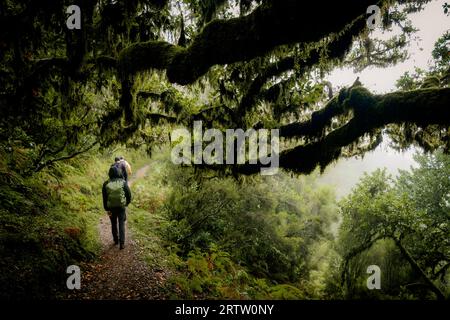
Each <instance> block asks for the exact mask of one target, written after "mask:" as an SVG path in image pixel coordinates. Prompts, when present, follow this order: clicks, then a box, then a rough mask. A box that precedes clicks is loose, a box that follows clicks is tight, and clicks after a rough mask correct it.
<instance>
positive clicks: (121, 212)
mask: <svg viewBox="0 0 450 320" xmlns="http://www.w3.org/2000/svg"><path fill="white" fill-rule="evenodd" d="M109 218H110V219H111V231H112V236H113V239H114V241H115V242H117V241H119V242H120V244H125V220H126V212H125V208H114V209H111V216H110V217H109ZM117 224H119V236H117Z"/></svg>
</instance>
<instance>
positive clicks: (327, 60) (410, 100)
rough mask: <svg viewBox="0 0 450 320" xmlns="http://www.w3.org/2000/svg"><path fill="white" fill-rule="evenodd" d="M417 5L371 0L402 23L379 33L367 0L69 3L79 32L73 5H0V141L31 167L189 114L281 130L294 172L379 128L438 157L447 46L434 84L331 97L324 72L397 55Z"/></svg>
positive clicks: (141, 135)
mask: <svg viewBox="0 0 450 320" xmlns="http://www.w3.org/2000/svg"><path fill="white" fill-rule="evenodd" d="M428 2H429V1H427V0H415V1H378V2H377V5H379V7H380V8H382V13H383V14H382V23H381V24H382V26H381V27H382V28H384V29H388V28H391V27H392V26H393V25H396V26H398V27H399V28H401V31H402V33H401V35H400V36H394V37H393V38H391V39H388V40H385V41H381V40H377V39H372V38H371V35H370V32H369V30H368V28H367V26H366V19H367V14H366V10H367V7H368V6H369V5H373V4H374V3H373V1H361V0H351V1H347V2H346V4H345V10H344V9H343V8H342V4H341V3H339V2H336V1H330V2H327V3H326V4H323V3H322V2H314V1H311V2H306V3H305V2H300V1H295V0H286V1H271V0H254V1H252V0H240V1H223V0H216V1H213V0H184V1H164V0H133V1H106V0H98V1H78V5H79V7H80V8H81V29H68V28H67V27H66V25H65V22H66V19H67V17H68V14H67V13H66V9H67V7H68V6H69V5H71V4H72V3H71V1H39V2H36V1H26V0H20V1H19V0H18V1H11V0H7V1H3V2H2V3H1V4H0V9H1V14H0V15H1V28H0V46H1V48H2V50H1V53H0V63H1V70H2V71H1V72H0V83H1V91H0V105H1V108H2V110H3V111H4V112H3V114H4V115H5V116H4V117H2V119H1V120H0V121H1V131H0V138H1V141H2V144H3V145H4V146H5V148H6V149H8V148H9V149H8V150H10V152H11V153H14V152H21V153H23V154H26V159H23V161H15V162H14V165H15V166H16V169H17V170H20V171H22V172H24V173H28V174H30V173H33V172H36V171H40V170H41V169H42V168H45V167H46V166H48V165H51V164H53V163H54V162H55V161H59V160H64V159H67V158H71V157H73V156H76V155H78V154H80V153H83V152H85V151H86V150H89V149H91V148H92V147H93V146H95V145H100V146H109V145H112V144H115V143H126V144H128V145H130V146H140V145H146V146H147V148H148V149H149V150H151V148H152V147H153V146H155V145H158V144H160V143H164V142H166V141H168V139H169V134H170V130H171V128H174V127H175V126H177V125H188V124H191V123H192V121H194V120H198V119H201V120H203V121H205V122H206V123H208V124H209V125H214V126H216V127H218V128H219V129H225V128H243V129H244V130H246V129H248V128H259V127H266V128H280V137H281V138H282V145H281V146H282V150H281V152H280V167H282V168H284V169H287V170H291V171H294V172H297V173H309V172H311V171H312V170H314V169H315V168H316V167H317V166H320V167H321V168H324V167H326V166H327V165H328V164H329V163H330V162H332V161H333V160H335V159H337V158H339V157H341V156H350V155H355V154H363V153H364V152H366V151H368V150H371V149H373V148H375V147H376V146H377V145H378V144H379V143H380V142H381V140H382V139H383V137H384V136H386V135H388V136H390V138H391V139H392V140H393V141H394V143H396V144H397V145H398V146H399V147H400V148H405V147H407V146H409V145H411V144H416V145H419V146H422V147H423V148H425V149H426V150H427V151H431V150H434V149H436V148H437V147H440V146H442V147H443V149H444V150H445V151H446V152H447V151H448V150H449V139H448V124H449V122H448V121H449V120H448V119H449V118H448V110H447V109H448V106H449V105H450V89H449V88H448V79H449V77H448V72H449V69H448V65H447V64H446V63H447V62H448V56H446V55H445V52H444V53H443V49H442V48H443V45H442V44H443V43H445V40H443V41H444V42H441V43H440V44H438V45H437V47H436V49H435V52H434V53H433V54H434V55H435V60H436V61H437V65H439V68H438V69H436V73H435V74H434V75H433V76H434V77H435V81H434V82H427V83H425V85H422V86H420V87H416V88H414V89H412V90H409V91H406V90H401V91H398V92H394V93H388V94H383V95H379V94H373V93H371V92H369V90H367V89H365V88H364V87H362V86H360V85H354V86H352V87H349V88H342V89H341V90H339V91H338V92H334V90H333V89H334V88H333V84H330V83H326V82H325V81H324V80H323V76H324V74H326V72H327V71H330V70H332V69H333V68H335V67H337V66H352V67H354V68H355V70H362V69H364V68H366V67H368V66H387V65H389V64H395V63H397V62H399V61H402V60H404V59H405V58H406V55H405V54H404V51H402V50H404V48H405V47H406V46H407V44H408V43H409V40H410V39H411V36H412V34H413V33H414V31H415V29H414V27H413V25H412V24H411V22H410V21H408V17H407V14H408V13H411V12H416V11H419V10H421V9H422V8H423V7H424V6H426V4H427V3H428ZM442 14H445V13H444V10H443V12H442ZM402 48H403V49H402ZM325 88H327V93H325V92H324V89H325ZM199 97H200V98H199ZM19 146H20V147H19ZM18 149H20V150H18ZM12 158H14V159H17V157H15V156H13V157H12ZM257 166H258V165H250V164H246V165H236V166H234V167H233V168H232V170H233V171H235V172H236V173H243V174H252V173H255V172H258V170H259V169H258V168H257ZM222 169H223V168H222Z"/></svg>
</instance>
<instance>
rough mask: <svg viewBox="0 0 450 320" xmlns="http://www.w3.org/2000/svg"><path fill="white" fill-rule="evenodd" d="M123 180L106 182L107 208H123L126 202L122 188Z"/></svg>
mask: <svg viewBox="0 0 450 320" xmlns="http://www.w3.org/2000/svg"><path fill="white" fill-rule="evenodd" d="M124 183H125V181H124V180H122V179H118V180H112V181H110V182H108V183H107V184H106V194H107V195H108V197H107V206H108V208H123V207H125V206H126V204H127V199H126V198H125V191H124V190H123V184H124Z"/></svg>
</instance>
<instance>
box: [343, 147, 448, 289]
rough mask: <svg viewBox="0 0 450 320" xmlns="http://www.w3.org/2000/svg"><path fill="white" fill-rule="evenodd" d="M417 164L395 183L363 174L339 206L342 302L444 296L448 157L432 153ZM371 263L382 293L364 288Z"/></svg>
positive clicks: (419, 158)
mask: <svg viewBox="0 0 450 320" xmlns="http://www.w3.org/2000/svg"><path fill="white" fill-rule="evenodd" d="M416 161H417V162H418V165H419V166H418V168H412V169H411V171H410V172H408V171H402V172H400V175H399V177H398V178H397V179H395V180H394V179H392V178H391V177H389V176H387V174H386V172H385V171H382V170H377V171H375V172H373V173H372V174H371V175H366V176H365V177H364V178H363V179H362V180H361V182H360V183H359V184H358V186H357V187H356V188H355V189H354V191H353V192H352V194H351V195H349V196H348V197H347V198H345V199H344V200H343V201H342V202H341V210H342V214H343V222H342V225H341V227H340V232H339V242H338V244H339V246H338V248H339V252H340V253H341V255H342V257H343V264H342V266H341V272H342V276H343V278H342V279H343V281H344V284H345V290H346V296H347V297H353V298H355V297H359V298H364V297H366V298H367V297H371V298H374V297H377V298H393V297H401V298H412V297H413V298H433V297H435V296H433V294H432V292H433V293H435V294H436V295H437V297H438V298H442V295H445V294H447V295H448V293H449V292H448V288H447V289H445V288H446V285H445V283H446V281H447V280H446V278H447V277H448V263H449V258H450V255H449V254H450V242H449V241H448V240H449V239H448V234H449V231H450V230H449V226H450V225H449V215H448V213H449V212H450V207H449V201H448V194H449V190H450V185H449V183H450V181H449V179H448V177H449V176H450V175H449V168H450V167H449V165H450V162H449V157H448V156H447V155H444V154H442V153H441V152H437V153H435V154H434V155H417V156H416ZM371 264H376V265H378V266H380V268H381V270H382V271H383V277H384V278H383V279H384V280H383V282H382V290H381V291H377V290H374V291H367V289H366V288H365V283H364V279H365V278H366V277H367V276H366V275H365V268H366V267H367V266H368V265H371ZM399 266H401V267H399ZM442 290H444V291H443V292H442ZM445 290H446V291H447V292H446V291H445Z"/></svg>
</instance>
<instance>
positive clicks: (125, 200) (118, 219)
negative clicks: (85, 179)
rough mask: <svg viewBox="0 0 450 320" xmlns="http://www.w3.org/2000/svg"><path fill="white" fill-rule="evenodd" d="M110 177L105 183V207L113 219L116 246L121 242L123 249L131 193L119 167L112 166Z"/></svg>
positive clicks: (103, 191) (103, 190) (112, 228)
mask: <svg viewBox="0 0 450 320" xmlns="http://www.w3.org/2000/svg"><path fill="white" fill-rule="evenodd" d="M108 175H109V180H108V181H105V183H104V184H103V188H102V194H103V207H104V208H105V211H107V212H108V215H109V218H110V219H111V231H112V235H113V240H114V244H116V245H117V244H119V242H120V249H123V248H124V246H125V220H126V212H125V210H126V207H127V206H128V204H129V203H130V202H131V191H130V188H129V187H128V183H127V182H126V181H125V179H123V175H122V172H121V170H120V169H119V168H118V167H117V166H111V167H110V168H109V172H108ZM117 224H119V236H117Z"/></svg>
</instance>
